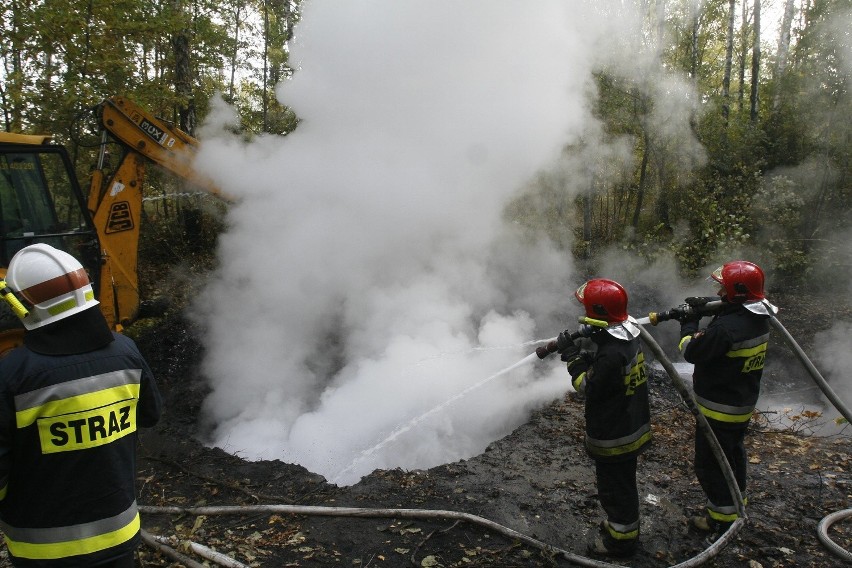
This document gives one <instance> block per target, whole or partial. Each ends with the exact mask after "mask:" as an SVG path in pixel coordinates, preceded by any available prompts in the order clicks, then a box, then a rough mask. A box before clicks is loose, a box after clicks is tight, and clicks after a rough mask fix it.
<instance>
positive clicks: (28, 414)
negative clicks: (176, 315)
mask: <svg viewBox="0 0 852 568" xmlns="http://www.w3.org/2000/svg"><path fill="white" fill-rule="evenodd" d="M28 333H30V332H28ZM111 335H113V336H114V337H111V338H109V339H108V343H107V344H106V345H103V346H100V347H99V348H97V349H95V350H93V351H89V352H85V353H76V354H63V355H47V354H44V353H37V352H35V351H33V350H31V348H30V347H20V348H18V349H15V350H14V351H12V352H11V353H10V354H9V355H8V356H6V357H5V358H4V359H2V360H0V519H2V522H0V528H2V531H3V533H4V535H5V538H6V543H7V545H8V548H9V552H10V554H11V555H12V557H13V559H14V563H15V566H45V567H47V566H49V567H51V568H54V567H60V566H62V567H64V566H89V565H91V564H96V563H99V562H101V561H103V560H110V559H113V558H117V557H120V556H122V555H124V554H128V553H132V551H133V550H134V549H135V547H136V546H137V544H138V539H139V528H140V525H139V513H138V511H137V508H136V500H135V489H134V480H135V476H136V463H135V462H136V458H135V446H136V436H137V434H136V429H137V427H138V426H142V427H147V426H153V425H154V424H155V423H156V422H157V420H158V418H159V415H160V409H161V400H160V395H159V392H158V390H157V387H156V384H155V383H154V379H153V376H152V374H151V370H150V369H149V367H148V365H147V363H146V362H145V360H144V359H143V358H142V355H141V354H140V353H139V351H138V349H137V347H136V345H135V344H134V342H133V341H132V340H131V339H129V338H128V337H125V336H123V335H118V334H111Z"/></svg>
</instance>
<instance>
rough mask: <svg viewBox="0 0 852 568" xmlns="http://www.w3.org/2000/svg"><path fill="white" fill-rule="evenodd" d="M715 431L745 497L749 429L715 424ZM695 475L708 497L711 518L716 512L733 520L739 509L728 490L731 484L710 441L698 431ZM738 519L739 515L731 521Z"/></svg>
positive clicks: (696, 434) (696, 436) (713, 428)
mask: <svg viewBox="0 0 852 568" xmlns="http://www.w3.org/2000/svg"><path fill="white" fill-rule="evenodd" d="M711 428H712V430H713V433H714V434H715V435H716V439H717V440H719V445H720V446H722V451H723V452H724V454H725V457H726V458H727V460H728V463H729V464H731V469H732V470H733V472H734V479H736V481H737V486H739V489H740V493H741V494H742V495H743V498H745V496H746V494H745V492H746V468H747V464H748V461H747V459H746V449H745V433H746V429H745V428H737V429H725V428H716V427H713V426H712V424H711ZM695 476H696V477H697V478H698V483H700V484H701V488H702V489H703V490H704V494H705V495H706V496H707V501H708V509H709V512H710V513H711V516H714V515H713V513H714V512H719V513H720V514H722V513H726V514H727V516H729V517H730V513H731V511H732V510H734V509H735V508H736V507H735V505H734V499H733V497H731V491H730V489H728V482H727V481H726V480H725V476H724V474H723V473H722V468H721V466H720V465H719V462H717V461H716V456H715V455H713V450H712V448H711V446H710V442H708V441H707V438H706V437H705V436H704V433H703V432H702V431H701V430H698V429H697V430H696V432H695ZM735 518H736V515H734V516H733V518H732V519H731V520H733V519H735ZM717 520H718V519H717Z"/></svg>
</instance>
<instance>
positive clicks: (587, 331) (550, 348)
mask: <svg viewBox="0 0 852 568" xmlns="http://www.w3.org/2000/svg"><path fill="white" fill-rule="evenodd" d="M586 320H589V318H584V317H581V318H580V327H578V328H577V331H575V332H572V333H570V334H569V335H568V337H569V338H570V339H571V341H572V342H573V341H576V340H577V339H579V338H581V337H589V336H590V335H591V334H592V333H593V332H594V331H595V329H596V327H599V326H597V325H595V324H590V323H587V321H586ZM589 321H593V322H596V321H597V320H589ZM604 323H606V322H604ZM566 332H567V330H566ZM563 333H565V332H563ZM558 351H559V344H558V343H557V342H556V340H555V339H551V340H550V341H548V342H547V344H546V345H542V346H541V347H536V350H535V354H536V355H538V358H539V359H544V358H546V357H548V356H550V355H551V354H553V353H557V352H558Z"/></svg>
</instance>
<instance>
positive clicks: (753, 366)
mask: <svg viewBox="0 0 852 568" xmlns="http://www.w3.org/2000/svg"><path fill="white" fill-rule="evenodd" d="M765 359H766V354H765V353H761V354H759V355H755V356H754V357H749V358H748V359H746V362H745V365H743V371H742V372H743V373H748V372H749V371H757V370H760V369H762V368H763V362H764V360H765Z"/></svg>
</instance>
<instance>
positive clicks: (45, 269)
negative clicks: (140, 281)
mask: <svg viewBox="0 0 852 568" xmlns="http://www.w3.org/2000/svg"><path fill="white" fill-rule="evenodd" d="M6 282H7V284H8V285H9V287H10V288H11V289H12V290H14V291H15V292H17V293H18V296H19V297H21V298H22V299H23V300H26V301H27V303H29V304H30V305H31V306H32V308H31V309H30V313H29V315H27V316H26V317H25V318H23V319H22V321H23V323H24V327H26V328H27V329H36V328H39V327H42V326H45V325H48V324H51V323H54V322H57V321H59V320H62V319H65V318H67V317H69V316H72V315H74V314H76V313H79V312H82V311H83V310H86V309H89V308H91V307H93V306H96V305H98V301H97V300H95V293H94V291H93V290H92V284H91V283H90V282H89V276H88V274H86V270H85V269H84V268H83V265H82V264H80V261H78V260H77V259H76V258H74V257H73V256H71V255H70V254H68V253H67V252H65V251H61V250H59V249H56V248H53V247H52V246H50V245H47V244H43V243H39V244H35V245H30V246H27V247H24V248H22V249H21V250H19V251H18V252H17V253H16V254H15V256H13V257H12V260H11V261H9V269H8V271H7V272H6Z"/></svg>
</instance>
